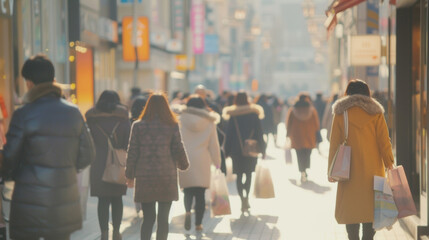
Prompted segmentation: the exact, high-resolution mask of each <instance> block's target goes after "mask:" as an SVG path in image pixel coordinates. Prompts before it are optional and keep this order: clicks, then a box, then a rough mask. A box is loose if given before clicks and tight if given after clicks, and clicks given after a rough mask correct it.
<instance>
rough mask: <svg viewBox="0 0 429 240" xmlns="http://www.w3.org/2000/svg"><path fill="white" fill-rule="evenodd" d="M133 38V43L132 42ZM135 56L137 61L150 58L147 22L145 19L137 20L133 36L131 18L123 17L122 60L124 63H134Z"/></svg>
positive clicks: (139, 18)
mask: <svg viewBox="0 0 429 240" xmlns="http://www.w3.org/2000/svg"><path fill="white" fill-rule="evenodd" d="M133 37H135V41H133ZM134 42H135V44H136V45H137V54H138V59H139V61H147V60H149V58H150V44H149V20H148V18H147V17H138V18H137V27H136V32H135V35H134V34H133V18H132V17H124V18H123V19H122V58H123V60H124V61H135V60H136V50H135V46H134Z"/></svg>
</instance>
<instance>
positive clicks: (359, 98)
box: [332, 94, 384, 127]
mask: <svg viewBox="0 0 429 240" xmlns="http://www.w3.org/2000/svg"><path fill="white" fill-rule="evenodd" d="M354 107H359V110H354V109H353V111H350V113H349V122H350V123H351V124H353V125H355V126H357V127H362V126H365V125H366V124H367V123H369V122H371V121H372V120H373V119H374V115H377V114H380V113H381V114H382V113H384V108H383V106H382V105H381V104H380V103H379V102H377V100H375V99H374V98H371V97H367V96H364V95H360V94H355V95H351V96H346V97H343V98H341V99H338V100H337V101H336V102H335V103H334V105H333V106H332V109H333V110H332V112H333V113H334V114H336V115H339V114H343V113H344V112H345V111H346V110H348V109H351V108H354ZM354 111H357V114H354ZM365 113H366V114H365Z"/></svg>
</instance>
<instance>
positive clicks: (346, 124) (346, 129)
mask: <svg viewBox="0 0 429 240" xmlns="http://www.w3.org/2000/svg"><path fill="white" fill-rule="evenodd" d="M343 115H344V137H345V138H344V143H347V139H348V137H349V114H348V113H347V110H346V111H344V114H343Z"/></svg>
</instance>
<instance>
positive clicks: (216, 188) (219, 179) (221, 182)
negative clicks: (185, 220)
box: [210, 169, 231, 217]
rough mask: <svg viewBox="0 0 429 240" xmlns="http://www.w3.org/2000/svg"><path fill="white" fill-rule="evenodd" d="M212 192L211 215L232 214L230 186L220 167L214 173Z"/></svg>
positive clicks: (211, 185)
mask: <svg viewBox="0 0 429 240" xmlns="http://www.w3.org/2000/svg"><path fill="white" fill-rule="evenodd" d="M210 192H211V216H212V217H214V216H221V215H229V214H231V205H230V203H229V193H228V186H227V185H226V179H225V175H224V174H223V173H222V172H221V171H220V170H219V169H217V170H216V171H214V173H213V174H212V180H211V183H210Z"/></svg>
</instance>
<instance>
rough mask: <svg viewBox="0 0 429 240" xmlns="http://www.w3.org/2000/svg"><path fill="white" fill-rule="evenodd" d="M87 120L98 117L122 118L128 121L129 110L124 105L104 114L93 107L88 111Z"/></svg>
mask: <svg viewBox="0 0 429 240" xmlns="http://www.w3.org/2000/svg"><path fill="white" fill-rule="evenodd" d="M85 117H86V118H97V117H120V118H125V119H128V110H127V108H126V107H124V106H122V105H118V106H117V107H116V109H115V110H113V112H111V113H108V112H102V111H100V110H98V109H97V108H96V107H93V108H91V109H89V110H88V112H86V114H85Z"/></svg>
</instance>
